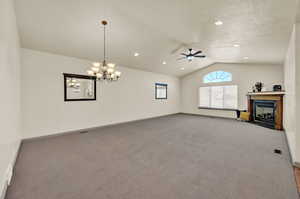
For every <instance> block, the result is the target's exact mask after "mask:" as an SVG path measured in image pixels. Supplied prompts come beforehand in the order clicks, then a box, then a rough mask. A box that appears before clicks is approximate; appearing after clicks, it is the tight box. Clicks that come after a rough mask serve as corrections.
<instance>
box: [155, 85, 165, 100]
mask: <svg viewBox="0 0 300 199" xmlns="http://www.w3.org/2000/svg"><path fill="white" fill-rule="evenodd" d="M155 99H168V84H163V83H155Z"/></svg>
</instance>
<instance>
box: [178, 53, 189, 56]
mask: <svg viewBox="0 0 300 199" xmlns="http://www.w3.org/2000/svg"><path fill="white" fill-rule="evenodd" d="M180 54H181V55H183V56H188V55H187V54H185V53H180Z"/></svg>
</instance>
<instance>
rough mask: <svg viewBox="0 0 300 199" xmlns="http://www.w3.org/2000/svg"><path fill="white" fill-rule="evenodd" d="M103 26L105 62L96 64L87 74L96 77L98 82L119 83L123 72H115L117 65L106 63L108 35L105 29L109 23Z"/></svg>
mask: <svg viewBox="0 0 300 199" xmlns="http://www.w3.org/2000/svg"><path fill="white" fill-rule="evenodd" d="M102 25H103V33H104V34H103V36H104V45H103V61H102V62H94V63H93V66H92V67H91V68H90V70H88V71H87V73H88V74H89V75H91V76H95V77H96V79H97V80H105V81H107V82H111V81H117V80H118V79H119V78H120V77H121V72H120V71H116V70H115V64H113V63H107V62H106V46H105V45H106V37H105V36H106V35H105V27H106V25H107V21H102Z"/></svg>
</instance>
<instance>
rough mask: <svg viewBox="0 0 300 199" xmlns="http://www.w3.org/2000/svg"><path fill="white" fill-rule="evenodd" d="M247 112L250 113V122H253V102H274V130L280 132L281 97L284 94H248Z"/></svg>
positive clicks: (281, 119)
mask: <svg viewBox="0 0 300 199" xmlns="http://www.w3.org/2000/svg"><path fill="white" fill-rule="evenodd" d="M247 96H248V112H250V121H252V122H255V120H254V102H255V101H266V102H267V101H275V102H276V109H275V124H274V128H275V129H277V130H282V129H283V126H282V121H283V96H284V92H281V91H279V92H255V93H248V94H247Z"/></svg>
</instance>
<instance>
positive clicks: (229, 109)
mask: <svg viewBox="0 0 300 199" xmlns="http://www.w3.org/2000/svg"><path fill="white" fill-rule="evenodd" d="M219 86H220V87H225V86H236V89H237V96H236V97H237V107H236V108H217V107H207V106H200V96H199V92H200V88H203V87H209V88H211V87H219ZM223 89H224V88H223ZM223 101H224V95H223ZM238 108H239V86H238V85H237V84H225V85H205V86H200V87H199V88H198V109H207V110H224V111H236V110H239V109H238Z"/></svg>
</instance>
